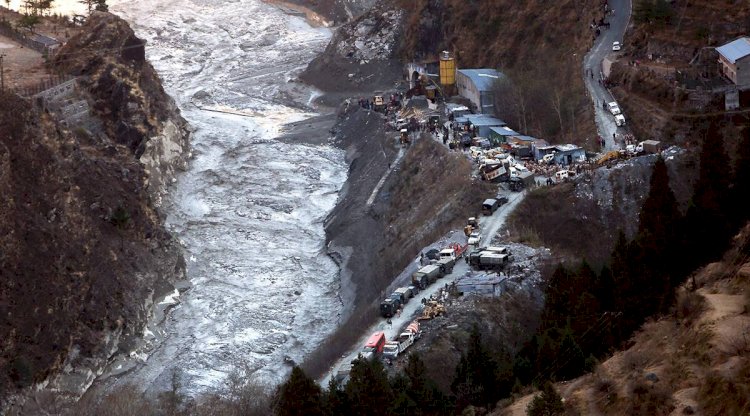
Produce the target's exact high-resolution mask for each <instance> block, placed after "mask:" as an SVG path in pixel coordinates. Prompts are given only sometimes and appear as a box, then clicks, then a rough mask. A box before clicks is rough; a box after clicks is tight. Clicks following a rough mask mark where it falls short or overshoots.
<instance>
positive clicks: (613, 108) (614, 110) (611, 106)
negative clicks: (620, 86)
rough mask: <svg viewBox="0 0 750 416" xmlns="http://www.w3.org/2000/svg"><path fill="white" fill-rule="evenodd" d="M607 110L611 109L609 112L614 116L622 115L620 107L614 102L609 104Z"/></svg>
mask: <svg viewBox="0 0 750 416" xmlns="http://www.w3.org/2000/svg"><path fill="white" fill-rule="evenodd" d="M607 108H608V109H609V112H610V113H612V115H613V116H616V115H618V114H620V113H621V111H620V106H619V105H617V103H616V102H614V101H612V102H611V103H607Z"/></svg>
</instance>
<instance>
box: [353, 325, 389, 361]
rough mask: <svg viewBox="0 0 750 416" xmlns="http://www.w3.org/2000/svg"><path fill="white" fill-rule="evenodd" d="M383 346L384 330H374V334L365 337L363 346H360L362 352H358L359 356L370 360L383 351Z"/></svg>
mask: <svg viewBox="0 0 750 416" xmlns="http://www.w3.org/2000/svg"><path fill="white" fill-rule="evenodd" d="M384 347H385V332H383V331H378V332H375V333H374V334H372V335H370V338H368V339H367V342H366V343H365V346H364V347H363V348H362V352H360V353H359V357H360V358H364V359H366V360H369V361H372V360H374V359H375V358H377V357H379V356H380V355H381V354H382V353H383V348H384Z"/></svg>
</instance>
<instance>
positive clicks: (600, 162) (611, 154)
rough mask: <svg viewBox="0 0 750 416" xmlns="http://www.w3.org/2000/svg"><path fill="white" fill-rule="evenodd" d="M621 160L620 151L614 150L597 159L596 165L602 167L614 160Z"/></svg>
mask: <svg viewBox="0 0 750 416" xmlns="http://www.w3.org/2000/svg"><path fill="white" fill-rule="evenodd" d="M619 158H620V152H619V151H618V150H612V151H609V152H607V153H605V154H603V155H602V156H601V157H599V158H598V159H596V164H597V165H599V166H601V165H604V164H605V163H607V162H610V161H612V160H617V159H619Z"/></svg>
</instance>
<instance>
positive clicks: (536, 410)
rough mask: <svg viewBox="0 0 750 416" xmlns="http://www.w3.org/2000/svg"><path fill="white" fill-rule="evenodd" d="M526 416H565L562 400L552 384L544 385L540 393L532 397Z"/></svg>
mask: <svg viewBox="0 0 750 416" xmlns="http://www.w3.org/2000/svg"><path fill="white" fill-rule="evenodd" d="M526 414H527V415H528V416H557V415H563V414H565V406H564V405H563V402H562V398H561V397H560V395H559V394H557V391H556V390H555V386H553V385H552V383H549V382H548V383H545V384H544V387H543V388H542V392H541V393H540V394H539V395H537V396H536V397H534V400H532V401H531V403H530V404H529V407H528V408H527V409H526Z"/></svg>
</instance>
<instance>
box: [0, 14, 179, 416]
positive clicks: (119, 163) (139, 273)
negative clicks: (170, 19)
mask: <svg viewBox="0 0 750 416" xmlns="http://www.w3.org/2000/svg"><path fill="white" fill-rule="evenodd" d="M124 45H136V47H142V45H143V42H140V41H138V40H137V38H135V36H134V35H133V32H132V30H130V28H129V27H128V25H127V24H126V23H125V22H124V21H122V20H121V19H119V18H117V17H115V16H112V15H109V14H105V13H95V14H94V15H93V16H92V17H91V19H90V20H89V23H88V24H87V26H86V27H85V28H84V30H83V32H82V33H81V34H80V35H78V36H77V37H75V38H73V39H72V40H71V41H70V42H69V43H68V44H67V45H66V46H65V47H64V48H63V50H62V51H61V55H59V56H58V57H57V58H56V60H55V61H54V62H53V65H55V66H56V67H57V69H58V70H60V69H65V70H67V71H69V72H70V73H71V74H73V75H76V76H78V78H77V80H76V81H75V83H72V84H69V85H71V88H70V89H69V91H68V92H66V93H65V94H66V95H65V97H66V98H65V99H61V98H60V99H57V101H55V100H56V98H55V97H53V95H54V94H49V95H46V96H40V97H37V98H35V99H34V100H28V99H23V98H21V97H19V96H16V95H14V94H12V93H10V92H3V93H0V95H1V96H0V195H1V196H0V316H2V319H0V413H2V412H3V409H4V408H6V407H7V406H9V405H10V406H13V405H18V404H19V403H20V402H22V401H23V397H24V394H23V393H24V392H25V391H28V390H25V389H27V388H28V387H30V386H32V385H37V386H40V385H46V386H47V387H48V388H51V389H52V390H55V391H58V392H61V393H63V394H68V395H70V396H72V397H77V396H79V395H81V394H82V393H83V392H84V391H85V389H86V388H87V387H88V386H89V385H90V384H91V382H92V381H93V379H94V376H95V373H96V372H97V371H98V370H99V369H100V368H102V366H103V365H104V364H105V363H106V362H107V360H108V359H109V358H110V357H111V356H112V355H113V354H115V353H117V352H118V351H119V352H128V351H129V350H130V348H131V345H132V342H133V341H134V340H135V339H137V337H139V336H140V335H142V334H141V333H142V331H143V328H144V325H145V324H146V322H147V320H148V319H149V317H150V316H151V314H152V306H153V304H154V302H155V301H156V300H158V298H160V297H161V296H163V295H165V294H166V293H171V292H173V291H174V286H173V285H174V283H175V282H176V281H178V280H181V279H184V277H185V265H184V261H183V258H182V255H181V251H180V248H179V245H178V244H176V242H175V241H174V240H173V239H172V238H171V236H170V235H169V233H167V232H166V231H165V229H164V228H163V226H162V223H161V220H160V218H159V215H158V212H157V211H156V208H155V203H158V199H159V198H160V196H161V194H162V193H163V192H164V189H165V186H166V184H167V183H168V182H169V180H168V179H169V178H170V177H171V175H172V174H174V172H175V169H178V168H179V167H180V166H182V165H183V164H184V163H185V160H186V158H187V156H188V154H187V153H188V135H187V130H186V123H185V121H184V120H183V119H182V117H180V115H179V111H178V110H177V108H176V107H175V105H174V103H173V102H172V100H171V99H170V98H169V97H168V96H167V95H166V94H165V92H164V90H163V89H162V87H161V84H160V81H159V78H158V76H157V74H156V72H155V71H154V69H153V68H152V67H151V66H150V64H148V62H145V61H143V60H142V54H139V53H123V51H124V50H125V49H124V48H123V46H124ZM132 49H136V48H132ZM127 50H128V51H131V49H127ZM131 52H132V51H131ZM136 52H137V51H136ZM72 85H74V87H73V86H72ZM71 102H72V104H71ZM71 108H72V110H71ZM82 109H83V110H82ZM86 109H89V110H88V111H87V110H86ZM73 110H75V111H78V112H77V113H76V114H72V113H73V112H74V111H73ZM79 110H80V111H79Z"/></svg>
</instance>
